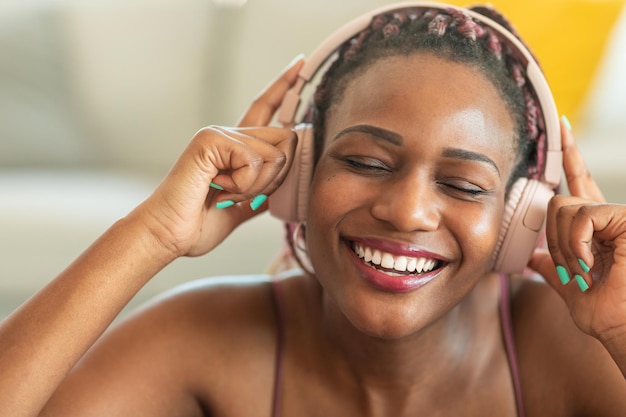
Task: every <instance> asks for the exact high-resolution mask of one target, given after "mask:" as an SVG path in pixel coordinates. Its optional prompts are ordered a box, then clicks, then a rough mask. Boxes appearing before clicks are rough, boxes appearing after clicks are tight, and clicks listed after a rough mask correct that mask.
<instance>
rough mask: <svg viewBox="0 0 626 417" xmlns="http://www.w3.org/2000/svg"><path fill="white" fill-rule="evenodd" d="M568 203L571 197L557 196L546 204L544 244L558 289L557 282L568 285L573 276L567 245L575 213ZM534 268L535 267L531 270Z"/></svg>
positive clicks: (554, 283)
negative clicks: (545, 244) (550, 259)
mask: <svg viewBox="0 0 626 417" xmlns="http://www.w3.org/2000/svg"><path fill="white" fill-rule="evenodd" d="M568 202H571V197H566V196H561V195H557V196H555V197H553V198H552V199H551V200H550V202H549V204H548V212H547V219H546V243H547V247H548V250H549V253H550V257H551V258H552V262H553V265H554V271H553V272H552V277H555V279H553V286H555V287H558V285H556V283H557V282H560V284H561V285H567V284H569V283H570V282H571V281H572V277H573V276H574V275H573V269H572V267H571V266H572V265H573V262H572V259H573V258H574V255H573V253H572V250H571V246H570V244H569V236H570V233H569V229H570V225H571V222H572V220H573V218H574V215H575V211H574V210H572V209H570V207H571V206H568V204H567V203H568ZM536 267H537V266H536V265H535V266H534V267H533V269H534V268H536ZM535 270H537V269H535ZM537 272H540V273H541V274H542V275H544V274H546V273H547V272H546V270H545V269H544V270H541V271H539V270H537ZM544 276H545V275H544Z"/></svg>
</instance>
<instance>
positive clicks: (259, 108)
mask: <svg viewBox="0 0 626 417" xmlns="http://www.w3.org/2000/svg"><path fill="white" fill-rule="evenodd" d="M303 64H304V59H303V57H302V56H301V55H299V56H297V57H296V58H295V59H294V60H293V61H292V62H291V63H290V64H289V65H288V66H287V68H286V69H285V70H283V72H282V73H281V74H280V75H279V76H278V78H276V79H275V80H274V81H272V82H271V83H270V84H269V86H267V87H266V88H265V89H264V90H263V91H262V92H261V94H260V95H259V96H258V97H257V98H255V99H254V101H253V102H252V105H251V106H250V108H249V109H248V111H247V112H246V113H245V114H244V115H243V117H242V118H241V120H240V121H239V123H238V124H237V125H238V126H242V127H246V126H267V125H268V124H269V123H270V121H271V120H272V117H273V116H274V113H276V110H277V109H278V108H279V107H280V105H281V103H282V101H283V98H284V97H285V94H286V93H287V91H289V89H290V88H291V87H292V86H293V85H294V84H295V82H296V80H297V79H298V73H299V72H300V69H301V68H302V65H303Z"/></svg>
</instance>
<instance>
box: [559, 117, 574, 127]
mask: <svg viewBox="0 0 626 417" xmlns="http://www.w3.org/2000/svg"><path fill="white" fill-rule="evenodd" d="M561 120H563V123H565V127H567V130H569V131H571V130H572V124H571V123H570V122H569V119H568V118H567V116H566V115H563V116H561Z"/></svg>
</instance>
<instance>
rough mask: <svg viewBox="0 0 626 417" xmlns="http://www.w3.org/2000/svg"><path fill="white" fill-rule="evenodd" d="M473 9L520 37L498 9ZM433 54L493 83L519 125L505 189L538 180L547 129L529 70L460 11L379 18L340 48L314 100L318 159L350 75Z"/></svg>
mask: <svg viewBox="0 0 626 417" xmlns="http://www.w3.org/2000/svg"><path fill="white" fill-rule="evenodd" d="M471 10H473V11H475V12H478V13H481V14H483V15H485V16H486V17H488V18H490V19H492V20H494V21H496V22H497V23H499V24H500V25H502V26H503V27H505V28H506V29H507V30H509V31H510V32H511V33H512V34H513V35H515V36H516V37H518V38H519V36H518V35H517V33H516V31H515V30H514V28H513V27H512V26H511V25H510V24H509V23H508V21H506V19H505V18H504V17H503V16H502V15H501V14H499V13H498V12H496V11H495V10H493V9H491V8H487V7H474V8H472V9H471ZM415 52H433V53H435V54H438V55H439V56H441V57H443V58H447V59H451V60H453V61H457V62H461V63H467V64H470V65H474V66H475V67H476V68H478V69H479V70H480V71H481V72H482V73H483V74H485V75H486V76H487V77H488V78H489V80H490V81H491V82H492V83H493V84H494V85H495V87H496V88H497V89H498V91H499V92H500V94H501V96H502V97H503V99H504V101H505V102H506V103H507V106H508V107H509V111H510V113H511V115H512V117H513V119H514V121H515V125H516V126H517V128H516V140H517V153H518V156H517V161H516V164H515V165H516V168H515V169H514V172H513V173H512V175H511V179H510V180H509V184H508V187H507V191H508V189H509V188H510V186H511V185H512V183H513V182H514V181H515V180H516V179H517V178H519V177H521V176H527V177H529V178H537V177H539V176H540V175H541V173H542V172H543V169H544V167H545V147H546V144H545V142H546V137H545V126H544V122H543V117H542V114H541V109H540V107H539V104H538V100H537V98H536V97H535V94H534V92H533V90H532V89H531V87H530V85H529V84H530V83H528V82H527V78H526V73H525V67H524V65H523V64H522V63H521V62H520V61H519V60H518V58H517V56H516V55H515V53H513V50H512V48H511V47H510V46H509V45H508V43H507V42H506V41H504V40H503V39H501V38H500V36H499V35H498V34H497V32H496V31H494V30H492V29H491V28H489V27H486V26H484V25H483V24H482V23H480V22H479V21H477V20H475V19H473V18H472V17H471V16H470V15H469V14H468V13H466V12H465V11H463V10H462V9H457V8H453V7H450V8H448V9H446V10H445V11H442V10H440V9H428V8H417V7H413V8H406V9H402V10H400V11H396V12H394V13H390V14H381V15H378V16H375V17H374V18H373V19H372V21H371V24H370V26H369V27H368V28H367V29H365V30H363V31H362V32H360V33H359V34H358V35H356V36H355V37H353V38H352V39H350V40H348V41H346V42H345V43H344V44H343V45H342V46H341V47H340V48H339V50H338V54H337V57H336V58H335V60H334V62H333V63H332V64H331V65H330V66H329V68H328V70H327V71H326V73H325V74H324V75H323V77H322V79H321V81H320V83H319V84H318V87H317V89H316V92H315V94H314V98H313V111H312V112H310V114H312V119H313V125H314V132H315V148H316V149H315V158H316V161H317V159H318V158H319V156H320V155H321V151H322V148H323V141H324V127H325V122H326V113H327V112H328V111H329V110H330V109H331V108H332V106H333V105H334V104H335V103H336V102H338V101H339V98H340V97H341V96H342V94H343V91H344V90H345V88H346V85H347V83H348V82H349V80H350V79H351V77H349V76H348V75H355V74H356V73H358V72H359V71H363V70H364V69H365V68H367V67H368V66H369V65H371V64H372V63H374V62H375V61H377V60H378V59H380V58H383V57H388V56H393V55H409V54H411V53H415Z"/></svg>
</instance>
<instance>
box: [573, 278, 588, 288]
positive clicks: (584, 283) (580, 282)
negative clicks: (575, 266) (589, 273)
mask: <svg viewBox="0 0 626 417" xmlns="http://www.w3.org/2000/svg"><path fill="white" fill-rule="evenodd" d="M574 279H575V280H576V283H577V284H578V287H579V288H580V290H581V291H582V292H585V291H587V290H588V289H589V284H587V281H585V279H584V278H583V277H581V276H580V275H578V274H576V275H574Z"/></svg>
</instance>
